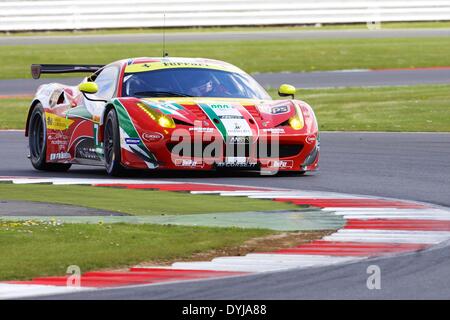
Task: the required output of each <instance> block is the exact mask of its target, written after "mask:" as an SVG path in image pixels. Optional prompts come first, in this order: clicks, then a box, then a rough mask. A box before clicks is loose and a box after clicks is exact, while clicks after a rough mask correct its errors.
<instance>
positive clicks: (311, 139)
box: [306, 136, 317, 144]
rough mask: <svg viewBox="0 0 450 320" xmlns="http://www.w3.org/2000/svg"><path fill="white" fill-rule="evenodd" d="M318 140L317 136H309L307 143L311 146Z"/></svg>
mask: <svg viewBox="0 0 450 320" xmlns="http://www.w3.org/2000/svg"><path fill="white" fill-rule="evenodd" d="M316 140H317V138H316V136H307V137H306V142H307V143H309V144H312V143H314V142H316Z"/></svg>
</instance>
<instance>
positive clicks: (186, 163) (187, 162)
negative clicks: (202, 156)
mask: <svg viewBox="0 0 450 320" xmlns="http://www.w3.org/2000/svg"><path fill="white" fill-rule="evenodd" d="M174 163H175V165H176V166H177V167H193V168H201V167H203V163H202V162H201V161H196V160H192V159H175V161H174Z"/></svg>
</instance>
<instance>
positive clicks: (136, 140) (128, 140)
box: [125, 138, 141, 144]
mask: <svg viewBox="0 0 450 320" xmlns="http://www.w3.org/2000/svg"><path fill="white" fill-rule="evenodd" d="M140 142H141V139H139V138H125V143H126V144H139V143H140Z"/></svg>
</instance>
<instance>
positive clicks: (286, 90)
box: [278, 84, 296, 99]
mask: <svg viewBox="0 0 450 320" xmlns="http://www.w3.org/2000/svg"><path fill="white" fill-rule="evenodd" d="M295 91H296V89H295V87H294V86H291V85H290V84H282V85H281V86H280V88H278V95H279V96H280V97H289V96H291V97H292V99H294V95H295Z"/></svg>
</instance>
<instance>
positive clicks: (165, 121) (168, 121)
mask: <svg viewBox="0 0 450 320" xmlns="http://www.w3.org/2000/svg"><path fill="white" fill-rule="evenodd" d="M137 106H138V107H139V108H141V110H142V111H144V112H145V113H146V114H147V115H148V116H149V117H150V118H152V119H153V120H155V121H156V122H158V124H159V125H160V126H161V127H163V128H175V122H174V121H173V119H172V118H171V117H169V116H166V115H165V114H162V113H161V112H158V111H156V110H155V109H153V108H150V107H149V106H147V105H145V104H143V103H140V102H139V103H138V104H137Z"/></svg>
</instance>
